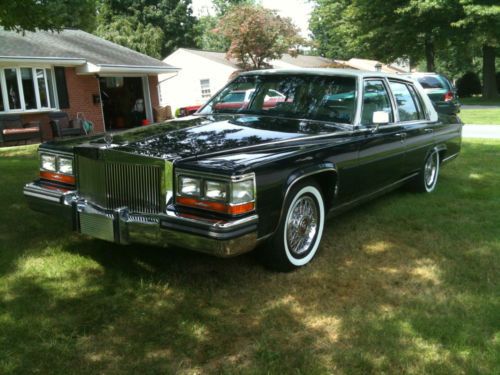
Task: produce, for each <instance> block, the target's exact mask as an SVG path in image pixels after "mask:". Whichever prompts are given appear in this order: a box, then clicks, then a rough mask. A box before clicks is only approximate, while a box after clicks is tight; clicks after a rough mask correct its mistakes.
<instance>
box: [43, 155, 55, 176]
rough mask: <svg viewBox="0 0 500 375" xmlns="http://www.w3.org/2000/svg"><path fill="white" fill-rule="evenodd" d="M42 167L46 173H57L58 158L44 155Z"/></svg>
mask: <svg viewBox="0 0 500 375" xmlns="http://www.w3.org/2000/svg"><path fill="white" fill-rule="evenodd" d="M40 160H41V167H42V169H45V170H46V171H51V172H55V171H56V156H55V155H47V154H42V155H41V157H40Z"/></svg>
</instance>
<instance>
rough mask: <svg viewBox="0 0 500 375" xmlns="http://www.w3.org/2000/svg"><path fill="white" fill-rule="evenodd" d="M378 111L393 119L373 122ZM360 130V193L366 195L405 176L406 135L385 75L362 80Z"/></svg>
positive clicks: (358, 189) (358, 188) (358, 190)
mask: <svg viewBox="0 0 500 375" xmlns="http://www.w3.org/2000/svg"><path fill="white" fill-rule="evenodd" d="M377 111H384V112H387V113H389V119H390V120H389V121H390V122H389V123H388V124H383V125H379V126H377V125H374V124H373V122H372V118H373V113H374V112H377ZM359 131H361V132H363V134H364V135H363V137H361V139H360V142H359V152H358V168H357V169H358V176H359V177H358V186H357V193H358V194H359V195H365V194H368V193H371V192H373V191H376V190H378V189H380V188H383V187H385V186H388V185H390V184H391V183H394V182H395V181H398V180H399V179H401V177H402V160H403V158H404V153H405V147H404V134H403V132H402V127H401V125H400V124H398V123H397V117H396V115H395V111H394V103H393V101H392V99H391V94H390V91H389V88H388V82H387V81H386V80H385V79H384V78H367V79H365V80H364V82H363V98H362V108H361V123H360V127H359Z"/></svg>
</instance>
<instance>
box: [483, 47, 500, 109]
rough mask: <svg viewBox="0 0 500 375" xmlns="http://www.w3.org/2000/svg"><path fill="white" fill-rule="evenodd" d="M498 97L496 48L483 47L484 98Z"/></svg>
mask: <svg viewBox="0 0 500 375" xmlns="http://www.w3.org/2000/svg"><path fill="white" fill-rule="evenodd" d="M497 96H498V90H497V82H496V72H495V48H494V47H492V46H488V45H486V44H485V45H483V98H489V99H493V98H496V97H497Z"/></svg>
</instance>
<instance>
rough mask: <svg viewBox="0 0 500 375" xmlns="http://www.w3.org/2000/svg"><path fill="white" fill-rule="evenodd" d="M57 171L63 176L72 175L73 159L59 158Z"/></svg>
mask: <svg viewBox="0 0 500 375" xmlns="http://www.w3.org/2000/svg"><path fill="white" fill-rule="evenodd" d="M57 171H58V172H60V173H64V174H73V159H70V158H63V157H59V159H58V163H57Z"/></svg>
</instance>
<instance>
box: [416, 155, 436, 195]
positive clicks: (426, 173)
mask: <svg viewBox="0 0 500 375" xmlns="http://www.w3.org/2000/svg"><path fill="white" fill-rule="evenodd" d="M438 177H439V152H438V151H436V150H432V151H431V152H430V153H429V155H427V158H426V159H425V162H424V165H423V167H422V169H421V170H420V172H419V174H418V175H417V176H416V177H415V180H414V181H413V188H414V189H415V190H416V191H418V192H422V193H432V192H433V191H434V189H435V188H436V185H437V181H438Z"/></svg>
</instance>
